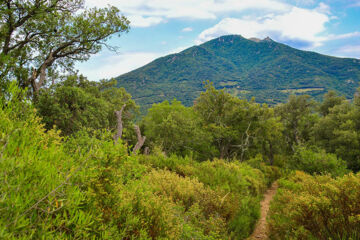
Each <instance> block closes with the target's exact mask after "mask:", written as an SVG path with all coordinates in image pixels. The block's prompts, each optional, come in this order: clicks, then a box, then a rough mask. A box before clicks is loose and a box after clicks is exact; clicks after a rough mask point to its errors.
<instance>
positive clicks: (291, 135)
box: [275, 95, 318, 153]
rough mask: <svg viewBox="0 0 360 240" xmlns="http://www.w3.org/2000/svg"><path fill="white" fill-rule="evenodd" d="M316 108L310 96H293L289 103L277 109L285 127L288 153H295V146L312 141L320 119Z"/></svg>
mask: <svg viewBox="0 0 360 240" xmlns="http://www.w3.org/2000/svg"><path fill="white" fill-rule="evenodd" d="M314 107H315V103H314V101H312V100H311V99H310V96H309V95H300V96H296V95H291V96H290V98H289V100H288V102H287V103H284V104H280V105H279V106H277V107H276V109H275V110H276V113H277V115H278V116H280V118H281V121H282V123H283V125H284V137H285V140H286V144H287V148H288V151H290V152H292V153H293V152H294V150H295V146H297V145H299V144H301V143H304V142H307V141H309V140H310V139H311V137H312V132H313V131H312V130H313V126H314V124H315V122H316V121H317V118H318V117H317V115H316V114H315V109H314Z"/></svg>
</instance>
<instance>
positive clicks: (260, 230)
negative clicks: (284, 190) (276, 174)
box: [248, 182, 278, 240]
mask: <svg viewBox="0 0 360 240" xmlns="http://www.w3.org/2000/svg"><path fill="white" fill-rule="evenodd" d="M277 189H278V183H277V182H274V183H273V184H272V185H271V187H270V188H269V189H268V190H267V191H266V193H265V195H264V200H262V201H261V212H260V219H259V221H258V223H257V224H256V227H255V230H254V232H253V233H252V234H251V236H250V237H249V238H248V240H255V239H268V226H267V222H266V217H267V215H268V212H269V208H270V202H271V200H272V199H273V197H274V195H275V193H276V191H277Z"/></svg>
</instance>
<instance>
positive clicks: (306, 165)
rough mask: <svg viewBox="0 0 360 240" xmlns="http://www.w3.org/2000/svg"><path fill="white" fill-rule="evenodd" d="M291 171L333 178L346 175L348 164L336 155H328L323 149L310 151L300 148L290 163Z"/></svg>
mask: <svg viewBox="0 0 360 240" xmlns="http://www.w3.org/2000/svg"><path fill="white" fill-rule="evenodd" d="M290 168H291V169H297V170H302V171H305V172H307V173H309V174H326V173H329V174H331V175H332V176H341V175H344V174H345V173H346V172H347V170H346V162H344V161H343V160H341V159H339V158H338V157H337V156H336V155H335V154H331V153H326V152H325V150H322V149H315V150H312V149H308V148H305V147H298V148H297V149H296V151H295V153H294V155H293V157H292V159H291V162H290Z"/></svg>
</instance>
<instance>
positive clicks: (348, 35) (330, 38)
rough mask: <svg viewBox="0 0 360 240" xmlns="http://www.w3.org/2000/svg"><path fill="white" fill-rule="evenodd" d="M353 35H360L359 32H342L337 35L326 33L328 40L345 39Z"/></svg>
mask: <svg viewBox="0 0 360 240" xmlns="http://www.w3.org/2000/svg"><path fill="white" fill-rule="evenodd" d="M353 37H360V32H352V33H344V34H339V35H334V34H331V35H328V37H327V39H328V40H340V39H347V38H353Z"/></svg>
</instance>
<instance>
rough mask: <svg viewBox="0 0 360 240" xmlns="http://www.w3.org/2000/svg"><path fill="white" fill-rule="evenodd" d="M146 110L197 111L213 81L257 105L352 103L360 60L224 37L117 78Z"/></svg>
mask: <svg viewBox="0 0 360 240" xmlns="http://www.w3.org/2000/svg"><path fill="white" fill-rule="evenodd" d="M116 79H117V81H118V86H119V87H124V88H125V89H126V91H128V92H129V93H131V95H132V96H133V98H134V99H135V100H136V102H137V103H138V104H140V105H141V106H149V105H150V104H152V103H156V102H161V101H164V100H166V99H167V100H172V99H173V98H176V99H178V100H180V101H181V102H183V103H184V104H185V105H187V106H190V105H192V103H193V101H194V99H195V98H196V97H198V96H199V93H200V92H201V91H203V82H204V81H206V80H209V81H211V82H213V83H214V86H215V87H216V88H217V89H221V88H226V89H227V91H228V92H230V93H232V94H233V95H236V96H238V97H241V98H244V97H245V98H247V99H250V98H251V97H255V98H256V101H257V102H266V103H269V104H276V103H278V102H284V101H285V100H286V99H287V98H288V96H289V95H290V94H291V93H295V94H302V93H306V94H309V95H312V96H314V97H316V98H320V97H321V96H322V95H323V94H324V93H326V92H327V91H328V90H330V89H334V90H337V91H338V92H339V93H341V94H342V95H344V96H346V97H347V98H351V97H352V96H353V94H354V93H355V90H356V88H357V86H358V83H359V80H360V60H358V59H350V58H337V57H330V56H325V55H321V54H318V53H315V52H308V51H301V50H297V49H294V48H291V47H289V46H287V45H284V44H281V43H277V42H275V41H273V40H271V39H270V38H265V39H263V40H260V39H245V38H243V37H241V36H239V35H229V36H223V37H220V38H217V39H214V40H211V41H209V42H206V43H204V44H201V45H199V46H193V47H191V48H188V49H186V50H184V51H182V52H180V53H177V54H171V55H168V56H165V57H161V58H158V59H156V60H154V61H153V62H151V63H149V64H147V65H145V66H143V67H141V68H139V69H136V70H134V71H132V72H129V73H126V74H123V75H121V76H119V77H117V78H116Z"/></svg>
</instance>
